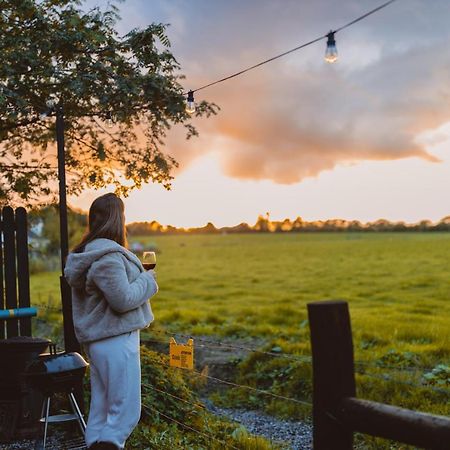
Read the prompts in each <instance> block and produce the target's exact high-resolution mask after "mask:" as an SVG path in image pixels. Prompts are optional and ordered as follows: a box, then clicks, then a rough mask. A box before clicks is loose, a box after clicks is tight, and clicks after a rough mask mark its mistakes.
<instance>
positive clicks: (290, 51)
mask: <svg viewBox="0 0 450 450" xmlns="http://www.w3.org/2000/svg"><path fill="white" fill-rule="evenodd" d="M395 1H396V0H389V1H388V2H385V3H383V4H382V5H380V6H377V7H376V8H374V9H372V10H370V11H369V12H367V13H365V14H363V15H362V16H359V17H357V18H356V19H353V20H352V21H350V22H348V23H346V24H345V25H342V26H341V27H339V28H336V29H335V30H334V31H332V32H333V33H338V32H339V31H342V30H344V29H345V28H348V27H350V26H351V25H354V24H355V23H357V22H359V21H361V20H363V19H365V18H366V17H368V16H370V15H372V14H374V13H376V12H377V11H380V10H381V9H383V8H385V7H386V6H389V5H390V4H391V3H394V2H395ZM327 36H328V33H327V34H324V35H323V36H319V37H317V38H315V39H312V40H311V41H308V42H306V43H304V44H301V45H299V46H297V47H294V48H292V49H290V50H287V51H285V52H283V53H280V54H279V55H275V56H272V57H271V58H269V59H266V60H264V61H261V62H259V63H257V64H254V65H253V66H250V67H247V68H246V69H243V70H240V71H239V72H236V73H233V74H231V75H228V76H226V77H224V78H221V79H219V80H217V81H213V82H211V83H208V84H205V85H204V86H200V87H199V88H196V89H190V91H192V92H198V91H201V90H202V89H206V88H208V87H211V86H214V85H216V84H219V83H223V82H224V81H227V80H230V79H232V78H235V77H237V76H239V75H242V74H244V73H246V72H249V71H250V70H253V69H256V68H258V67H261V66H263V65H264V64H267V63H269V62H272V61H275V60H276V59H279V58H282V57H283V56H286V55H289V54H290V53H293V52H296V51H297V50H300V49H302V48H305V47H308V46H309V45H312V44H315V43H316V42H319V41H321V40H322V39H325V38H327ZM187 93H188V92H185V93H184V94H183V95H187Z"/></svg>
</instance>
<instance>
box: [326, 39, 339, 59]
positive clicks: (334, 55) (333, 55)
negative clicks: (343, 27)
mask: <svg viewBox="0 0 450 450" xmlns="http://www.w3.org/2000/svg"><path fill="white" fill-rule="evenodd" d="M327 38H328V39H327V49H326V51H325V61H326V62H328V63H330V64H332V63H334V62H336V61H337V59H338V52H337V48H336V40H335V39H334V33H333V32H332V31H330V32H329V33H328V34H327Z"/></svg>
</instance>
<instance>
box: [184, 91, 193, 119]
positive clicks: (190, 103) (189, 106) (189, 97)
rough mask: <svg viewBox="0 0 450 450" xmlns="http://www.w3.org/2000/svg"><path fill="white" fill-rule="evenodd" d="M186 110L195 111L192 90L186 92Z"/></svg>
mask: <svg viewBox="0 0 450 450" xmlns="http://www.w3.org/2000/svg"><path fill="white" fill-rule="evenodd" d="M186 112H187V113H188V114H194V113H195V101H194V91H192V90H191V91H189V92H188V93H187V99H186Z"/></svg>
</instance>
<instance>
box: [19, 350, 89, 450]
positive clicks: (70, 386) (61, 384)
mask: <svg viewBox="0 0 450 450" xmlns="http://www.w3.org/2000/svg"><path fill="white" fill-rule="evenodd" d="M88 365H89V364H88V363H87V362H86V361H85V360H84V359H83V357H82V356H81V355H80V354H79V353H76V352H71V353H65V352H60V353H57V352H56V346H55V345H54V344H51V345H50V353H46V354H42V355H39V357H38V359H36V360H34V361H32V362H30V363H29V364H28V366H27V368H26V370H25V374H24V375H25V378H26V379H27V381H28V383H29V384H30V386H33V387H34V388H35V389H37V390H39V391H40V392H42V394H43V395H44V396H45V400H44V403H43V405H42V418H41V422H44V440H43V448H44V450H45V443H46V440H47V427H48V424H49V423H52V422H53V423H54V422H64V421H68V420H77V421H78V424H79V425H80V429H81V432H82V433H83V435H84V432H85V430H86V423H85V421H84V419H83V415H82V413H81V411H80V408H79V406H78V404H77V401H76V399H75V396H74V395H73V390H74V388H75V387H76V386H77V385H79V383H80V381H81V380H82V378H83V377H84V374H85V372H86V368H87V367H88ZM56 392H65V393H66V394H67V395H68V397H69V401H70V405H71V408H72V411H73V414H59V415H53V416H50V399H51V397H52V395H53V394H55V393H56Z"/></svg>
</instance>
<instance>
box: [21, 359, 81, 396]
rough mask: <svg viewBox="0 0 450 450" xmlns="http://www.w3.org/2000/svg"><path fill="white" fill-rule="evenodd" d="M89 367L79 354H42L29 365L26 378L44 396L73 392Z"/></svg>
mask: <svg viewBox="0 0 450 450" xmlns="http://www.w3.org/2000/svg"><path fill="white" fill-rule="evenodd" d="M87 366H88V363H87V362H86V361H85V360H84V359H83V357H82V356H81V355H80V354H79V353H75V352H73V353H49V354H42V355H40V356H39V358H38V359H36V360H34V361H32V362H31V363H30V364H29V365H28V367H27V369H26V377H27V379H28V382H29V383H30V385H31V386H33V387H35V388H36V389H39V390H40V391H41V392H43V393H44V394H46V393H54V392H71V391H72V390H73V388H74V386H75V385H76V383H77V382H78V381H79V380H80V379H82V378H83V376H84V374H85V372H86V367H87Z"/></svg>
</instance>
